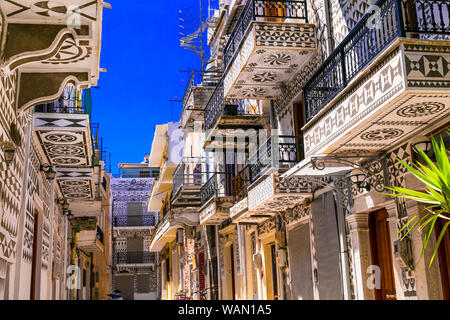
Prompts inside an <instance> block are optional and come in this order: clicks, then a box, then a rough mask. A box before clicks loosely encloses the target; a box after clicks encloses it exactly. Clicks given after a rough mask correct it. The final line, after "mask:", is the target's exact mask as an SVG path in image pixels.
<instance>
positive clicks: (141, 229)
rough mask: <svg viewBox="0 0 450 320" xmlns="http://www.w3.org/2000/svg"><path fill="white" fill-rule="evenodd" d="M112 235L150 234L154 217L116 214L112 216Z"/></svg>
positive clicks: (118, 236) (153, 226)
mask: <svg viewBox="0 0 450 320" xmlns="http://www.w3.org/2000/svg"><path fill="white" fill-rule="evenodd" d="M112 223H113V231H114V236H115V237H117V238H120V237H126V238H128V237H134V236H135V235H137V234H138V235H139V236H151V235H152V233H153V230H154V229H155V217H154V216H153V215H149V214H145V215H116V216H114V217H113V221H112Z"/></svg>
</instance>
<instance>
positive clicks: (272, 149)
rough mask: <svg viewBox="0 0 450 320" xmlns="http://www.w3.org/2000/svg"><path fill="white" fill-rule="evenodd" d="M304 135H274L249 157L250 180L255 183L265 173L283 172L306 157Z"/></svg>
mask: <svg viewBox="0 0 450 320" xmlns="http://www.w3.org/2000/svg"><path fill="white" fill-rule="evenodd" d="M302 140H303V137H302V136H281V135H273V136H271V137H269V138H268V139H267V140H266V141H265V142H263V143H262V144H261V145H260V147H259V149H258V150H257V151H256V152H255V153H254V154H253V155H251V156H250V157H249V160H248V162H249V180H250V183H251V184H252V183H254V182H255V181H256V180H257V179H259V178H260V177H261V176H263V175H270V174H271V173H282V172H284V171H287V170H288V169H289V168H291V167H293V166H294V165H295V164H297V163H298V162H300V161H301V160H302V159H303V158H304V154H303V141H302Z"/></svg>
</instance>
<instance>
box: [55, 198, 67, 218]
mask: <svg viewBox="0 0 450 320" xmlns="http://www.w3.org/2000/svg"><path fill="white" fill-rule="evenodd" d="M56 202H57V203H58V204H59V205H60V206H61V208H62V210H63V215H68V212H69V203H68V202H67V199H66V198H60V199H57V200H56Z"/></svg>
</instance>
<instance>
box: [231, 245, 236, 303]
mask: <svg viewBox="0 0 450 320" xmlns="http://www.w3.org/2000/svg"><path fill="white" fill-rule="evenodd" d="M230 262H231V294H232V296H231V300H234V299H235V297H236V284H235V283H234V246H233V245H231V246H230Z"/></svg>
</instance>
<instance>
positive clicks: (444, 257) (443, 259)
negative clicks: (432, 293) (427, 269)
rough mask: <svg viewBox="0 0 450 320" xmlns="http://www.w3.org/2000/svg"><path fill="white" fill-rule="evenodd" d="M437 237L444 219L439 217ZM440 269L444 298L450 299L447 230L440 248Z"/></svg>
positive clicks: (449, 246)
mask: <svg viewBox="0 0 450 320" xmlns="http://www.w3.org/2000/svg"><path fill="white" fill-rule="evenodd" d="M435 226H436V227H435V231H436V237H439V235H440V234H441V231H442V228H443V227H444V221H443V220H442V219H437V220H436V224H435ZM438 257H439V271H440V273H441V284H442V298H443V299H444V300H450V233H449V232H448V231H446V232H445V234H444V236H443V238H442V240H441V243H440V244H439V248H438Z"/></svg>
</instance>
